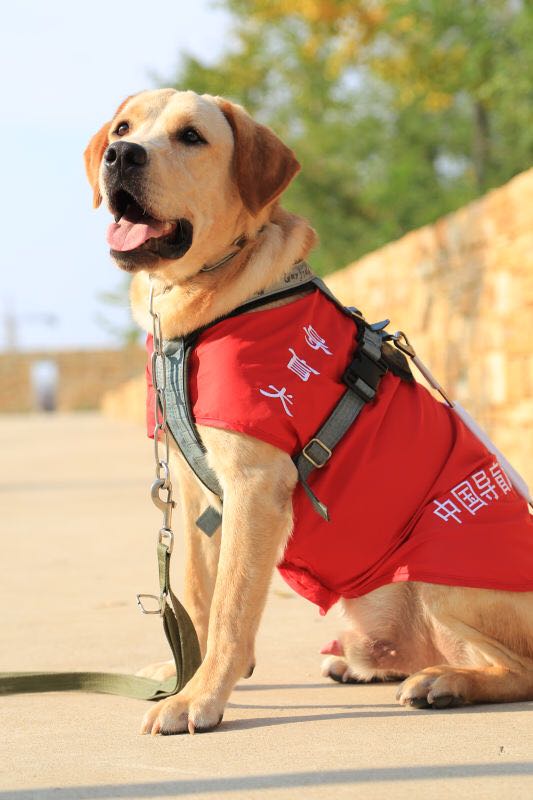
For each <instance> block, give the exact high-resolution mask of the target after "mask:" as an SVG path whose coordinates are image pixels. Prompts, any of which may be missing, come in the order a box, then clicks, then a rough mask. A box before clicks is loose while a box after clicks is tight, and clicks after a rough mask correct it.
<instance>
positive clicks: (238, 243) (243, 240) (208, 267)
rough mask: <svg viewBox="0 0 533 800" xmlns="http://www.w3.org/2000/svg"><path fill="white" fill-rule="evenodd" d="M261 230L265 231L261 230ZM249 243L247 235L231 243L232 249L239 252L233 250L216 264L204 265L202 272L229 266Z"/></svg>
mask: <svg viewBox="0 0 533 800" xmlns="http://www.w3.org/2000/svg"><path fill="white" fill-rule="evenodd" d="M261 230H263V229H262V228H261ZM259 233H261V231H259ZM247 242H248V237H247V236H246V235H245V234H243V235H242V236H239V237H238V238H237V239H235V241H234V242H232V243H231V247H236V248H237V250H232V251H231V252H230V253H226V255H225V256H222V258H220V259H219V260H218V261H216V262H215V263H214V264H204V266H203V267H202V269H201V270H200V272H212V271H213V270H214V269H218V267H222V266H223V265H224V264H227V263H228V261H231V259H232V258H235V256H236V255H238V254H239V253H240V252H241V250H242V249H243V247H244V246H245V245H246V244H247Z"/></svg>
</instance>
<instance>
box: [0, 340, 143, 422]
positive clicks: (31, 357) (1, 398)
mask: <svg viewBox="0 0 533 800" xmlns="http://www.w3.org/2000/svg"><path fill="white" fill-rule="evenodd" d="M43 362H46V363H47V364H49V365H55V369H56V371H57V386H56V392H55V407H56V409H57V410H58V411H77V410H83V409H91V408H98V407H99V406H100V404H101V401H102V397H103V395H104V394H105V392H106V391H109V390H112V389H114V388H116V387H118V386H121V385H122V384H123V383H124V381H126V380H128V379H130V378H132V377H133V376H135V375H138V374H139V372H140V371H141V370H142V369H143V366H144V363H145V354H144V352H143V350H142V348H140V347H130V348H127V349H124V350H80V351H73V350H72V351H59V352H54V351H50V352H30V353H2V354H0V413H1V412H22V411H33V410H35V409H36V408H38V407H39V402H38V398H37V396H36V391H35V382H34V381H32V370H33V368H34V367H35V366H36V365H39V364H42V363H43Z"/></svg>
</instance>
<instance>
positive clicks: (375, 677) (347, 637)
mask: <svg viewBox="0 0 533 800" xmlns="http://www.w3.org/2000/svg"><path fill="white" fill-rule="evenodd" d="M341 609H342V615H343V617H344V619H346V620H347V621H348V622H349V627H348V628H347V629H346V630H345V631H344V633H342V634H341V636H340V637H339V640H336V641H334V642H332V643H330V645H328V646H326V647H325V648H324V649H323V650H322V652H323V653H328V654H329V655H328V657H327V658H326V659H324V661H323V662H322V674H323V675H324V676H326V677H330V678H331V679H332V680H335V681H339V682H342V683H369V682H376V681H391V680H401V679H403V678H405V676H406V675H409V674H410V673H411V672H413V671H416V670H418V669H421V668H422V667H424V666H427V664H431V663H434V664H437V663H441V662H442V661H443V655H442V653H440V652H438V651H436V650H435V648H434V646H433V644H432V642H431V637H430V634H429V632H428V631H427V626H426V624H425V620H424V618H423V616H422V614H421V608H420V604H419V601H418V596H417V592H416V591H415V590H413V587H412V584H409V583H395V584H388V585H386V586H382V587H380V588H379V589H376V590H375V591H373V592H371V593H370V594H367V595H364V596H363V597H358V598H355V599H351V600H342V601H341Z"/></svg>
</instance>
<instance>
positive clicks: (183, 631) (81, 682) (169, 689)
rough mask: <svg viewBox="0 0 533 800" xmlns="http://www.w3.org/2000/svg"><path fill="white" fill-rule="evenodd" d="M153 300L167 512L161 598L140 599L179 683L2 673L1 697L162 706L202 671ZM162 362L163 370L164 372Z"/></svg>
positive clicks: (157, 485) (159, 478)
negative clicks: (184, 567)
mask: <svg viewBox="0 0 533 800" xmlns="http://www.w3.org/2000/svg"><path fill="white" fill-rule="evenodd" d="M153 300H154V295H153V287H152V288H151V291H150V314H151V315H152V319H153V335H154V352H153V355H152V376H153V378H152V379H153V384H154V389H155V395H156V408H155V414H156V425H155V429H154V452H155V465H156V467H155V472H156V479H155V481H154V482H153V484H152V489H151V496H152V500H153V502H154V504H155V505H156V506H157V507H158V508H159V509H160V510H161V511H162V512H163V526H162V527H161V528H160V529H159V534H158V542H157V564H158V574H159V596H157V595H147V594H138V595H137V602H138V603H139V606H140V607H141V609H142V611H143V613H144V614H159V615H160V616H161V618H162V620H163V630H164V631H165V635H166V637H167V641H168V643H169V646H170V649H171V651H172V655H173V657H174V663H175V665H176V677H175V678H174V677H172V678H169V679H168V680H166V681H156V680H151V679H150V678H141V677H140V676H137V675H121V674H119V673H114V672H0V695H6V694H23V693H29V692H69V691H84V692H104V693H106V694H118V695H122V696H124V697H134V698H137V699H139V700H161V699H163V698H164V697H169V696H170V695H173V694H176V693H177V692H179V691H181V689H183V687H184V686H185V684H186V683H187V682H188V681H189V680H190V678H192V676H193V675H194V673H195V672H196V670H197V669H198V667H199V666H200V662H201V655H200V646H199V644H198V637H197V635H196V631H195V629H194V625H193V623H192V621H191V618H190V617H189V615H188V614H187V612H186V610H185V608H184V607H183V606H182V604H181V603H180V602H179V600H178V599H177V597H176V595H175V594H174V592H173V591H172V587H171V586H170V557H171V554H172V548H173V543H174V533H173V531H172V526H171V523H172V510H173V508H174V501H173V500H172V483H171V480H170V468H169V447H170V445H169V433H168V429H167V413H166V402H165V387H166V370H165V369H164V359H165V354H164V352H163V339H162V336H161V321H160V318H159V314H158V313H157V312H156V311H154V305H153ZM160 362H161V364H162V365H163V369H161V368H160V369H158V366H159V367H160ZM161 444H163V452H162V453H161V452H160V446H161ZM162 493H166V495H165V496H164V497H163V496H162ZM144 598H150V599H151V600H155V601H156V603H157V608H155V609H153V610H150V609H147V608H145V606H144V604H143V599H144ZM169 600H170V602H169Z"/></svg>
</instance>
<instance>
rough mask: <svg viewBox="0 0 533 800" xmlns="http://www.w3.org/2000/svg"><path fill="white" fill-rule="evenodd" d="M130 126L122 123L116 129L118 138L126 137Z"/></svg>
mask: <svg viewBox="0 0 533 800" xmlns="http://www.w3.org/2000/svg"><path fill="white" fill-rule="evenodd" d="M129 129H130V126H129V124H128V123H127V122H121V123H120V124H119V125H117V127H116V128H115V133H116V135H117V136H124V134H126V133H128V131H129Z"/></svg>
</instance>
